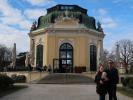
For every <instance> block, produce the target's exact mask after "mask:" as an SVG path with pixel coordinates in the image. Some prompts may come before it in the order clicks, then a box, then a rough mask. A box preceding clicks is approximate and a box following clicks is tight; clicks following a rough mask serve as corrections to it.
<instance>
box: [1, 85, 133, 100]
mask: <svg viewBox="0 0 133 100" xmlns="http://www.w3.org/2000/svg"><path fill="white" fill-rule="evenodd" d="M117 96H118V100H133V99H130V98H128V97H125V96H123V95H121V94H119V93H118V94H117ZM0 100H98V95H97V94H96V93H95V85H63V84H62V85H59V84H31V85H29V87H28V88H25V89H23V90H20V91H18V92H15V93H12V94H10V95H7V96H5V97H3V98H0ZM106 100H108V99H106Z"/></svg>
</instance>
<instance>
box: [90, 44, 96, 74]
mask: <svg viewBox="0 0 133 100" xmlns="http://www.w3.org/2000/svg"><path fill="white" fill-rule="evenodd" d="M96 70H97V48H96V46H95V45H90V71H96Z"/></svg>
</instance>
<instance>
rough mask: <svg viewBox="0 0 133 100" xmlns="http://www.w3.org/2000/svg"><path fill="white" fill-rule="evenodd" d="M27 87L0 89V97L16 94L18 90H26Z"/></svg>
mask: <svg viewBox="0 0 133 100" xmlns="http://www.w3.org/2000/svg"><path fill="white" fill-rule="evenodd" d="M27 87H28V86H26V85H14V86H12V87H10V88H4V89H0V97H2V96H5V95H7V94H10V93H13V92H16V91H18V90H21V89H24V88H27Z"/></svg>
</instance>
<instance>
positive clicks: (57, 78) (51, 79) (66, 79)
mask: <svg viewBox="0 0 133 100" xmlns="http://www.w3.org/2000/svg"><path fill="white" fill-rule="evenodd" d="M36 83H38V84H93V83H94V80H93V79H91V78H89V77H87V76H84V75H82V74H76V73H52V74H49V75H47V76H45V77H43V78H42V79H40V80H38V81H37V82H36Z"/></svg>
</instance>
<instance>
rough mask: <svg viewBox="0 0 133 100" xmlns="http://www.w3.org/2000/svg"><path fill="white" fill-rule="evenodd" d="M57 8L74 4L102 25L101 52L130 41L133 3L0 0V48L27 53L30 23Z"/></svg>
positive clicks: (116, 0) (126, 0)
mask: <svg viewBox="0 0 133 100" xmlns="http://www.w3.org/2000/svg"><path fill="white" fill-rule="evenodd" d="M56 4H76V5H79V6H81V7H83V8H85V9H87V10H88V15H89V16H93V17H95V18H96V20H97V21H100V22H101V23H102V27H103V28H104V32H105V34H106V36H105V38H104V48H105V49H107V50H109V51H111V49H112V47H113V45H114V43H115V42H116V41H119V40H121V39H130V40H133V0H0V44H5V45H6V46H8V47H12V46H13V43H14V42H15V43H16V44H17V50H18V51H19V52H22V51H28V50H29V37H28V35H27V33H28V32H29V30H30V27H31V25H32V22H33V21H35V20H37V19H38V17H39V16H42V15H45V14H46V9H47V8H49V7H52V6H54V5H56Z"/></svg>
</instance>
